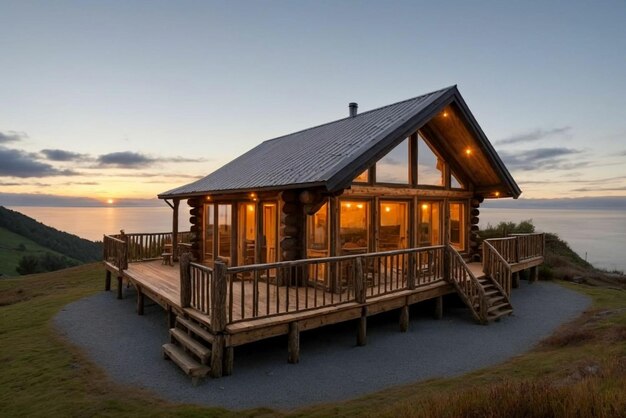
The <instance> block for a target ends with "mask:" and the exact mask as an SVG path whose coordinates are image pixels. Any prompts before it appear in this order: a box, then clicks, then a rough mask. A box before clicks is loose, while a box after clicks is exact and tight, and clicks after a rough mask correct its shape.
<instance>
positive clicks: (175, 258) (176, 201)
mask: <svg viewBox="0 0 626 418" xmlns="http://www.w3.org/2000/svg"><path fill="white" fill-rule="evenodd" d="M173 203H174V204H173V206H172V260H173V261H178V207H179V206H180V199H174V201H173Z"/></svg>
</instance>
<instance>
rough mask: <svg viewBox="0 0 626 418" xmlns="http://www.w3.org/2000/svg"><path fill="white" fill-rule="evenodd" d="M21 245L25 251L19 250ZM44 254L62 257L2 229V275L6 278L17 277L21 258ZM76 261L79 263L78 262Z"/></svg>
mask: <svg viewBox="0 0 626 418" xmlns="http://www.w3.org/2000/svg"><path fill="white" fill-rule="evenodd" d="M20 244H21V245H23V246H24V248H25V249H24V250H23V251H20V250H19V249H18V248H19V246H20ZM44 253H51V254H55V255H58V256H62V254H60V253H58V252H56V251H52V250H50V249H48V248H46V247H43V246H41V245H39V244H37V243H36V242H34V241H31V240H29V239H28V238H24V237H22V236H21V235H18V234H15V233H13V232H11V231H9V230H7V229H5V228H2V227H0V274H3V275H5V276H17V275H18V272H17V271H15V268H16V267H17V265H18V263H19V261H20V258H22V257H23V256H25V255H41V254H44ZM74 261H76V262H77V263H78V261H77V260H74Z"/></svg>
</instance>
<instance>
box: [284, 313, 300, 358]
mask: <svg viewBox="0 0 626 418" xmlns="http://www.w3.org/2000/svg"><path fill="white" fill-rule="evenodd" d="M288 353H289V355H288V358H287V362H288V363H291V364H296V363H298V362H300V326H299V325H298V322H290V323H289V348H288Z"/></svg>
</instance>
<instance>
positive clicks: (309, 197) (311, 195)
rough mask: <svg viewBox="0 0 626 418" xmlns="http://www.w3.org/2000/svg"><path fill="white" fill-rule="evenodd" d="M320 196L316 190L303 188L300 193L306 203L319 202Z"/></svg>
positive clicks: (301, 200)
mask: <svg viewBox="0 0 626 418" xmlns="http://www.w3.org/2000/svg"><path fill="white" fill-rule="evenodd" d="M319 198H320V193H319V192H318V191H315V190H303V191H302V192H301V193H300V202H302V203H304V204H305V205H311V204H313V203H315V202H317V201H318V199H319Z"/></svg>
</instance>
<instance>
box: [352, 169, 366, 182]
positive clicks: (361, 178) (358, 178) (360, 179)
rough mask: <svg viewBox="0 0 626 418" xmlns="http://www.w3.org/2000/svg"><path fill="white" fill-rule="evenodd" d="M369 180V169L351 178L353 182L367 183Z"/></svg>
mask: <svg viewBox="0 0 626 418" xmlns="http://www.w3.org/2000/svg"><path fill="white" fill-rule="evenodd" d="M369 180H370V176H369V170H365V171H364V172H362V173H361V174H359V175H358V176H356V177H355V178H354V180H353V182H354V183H368V182H369Z"/></svg>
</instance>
